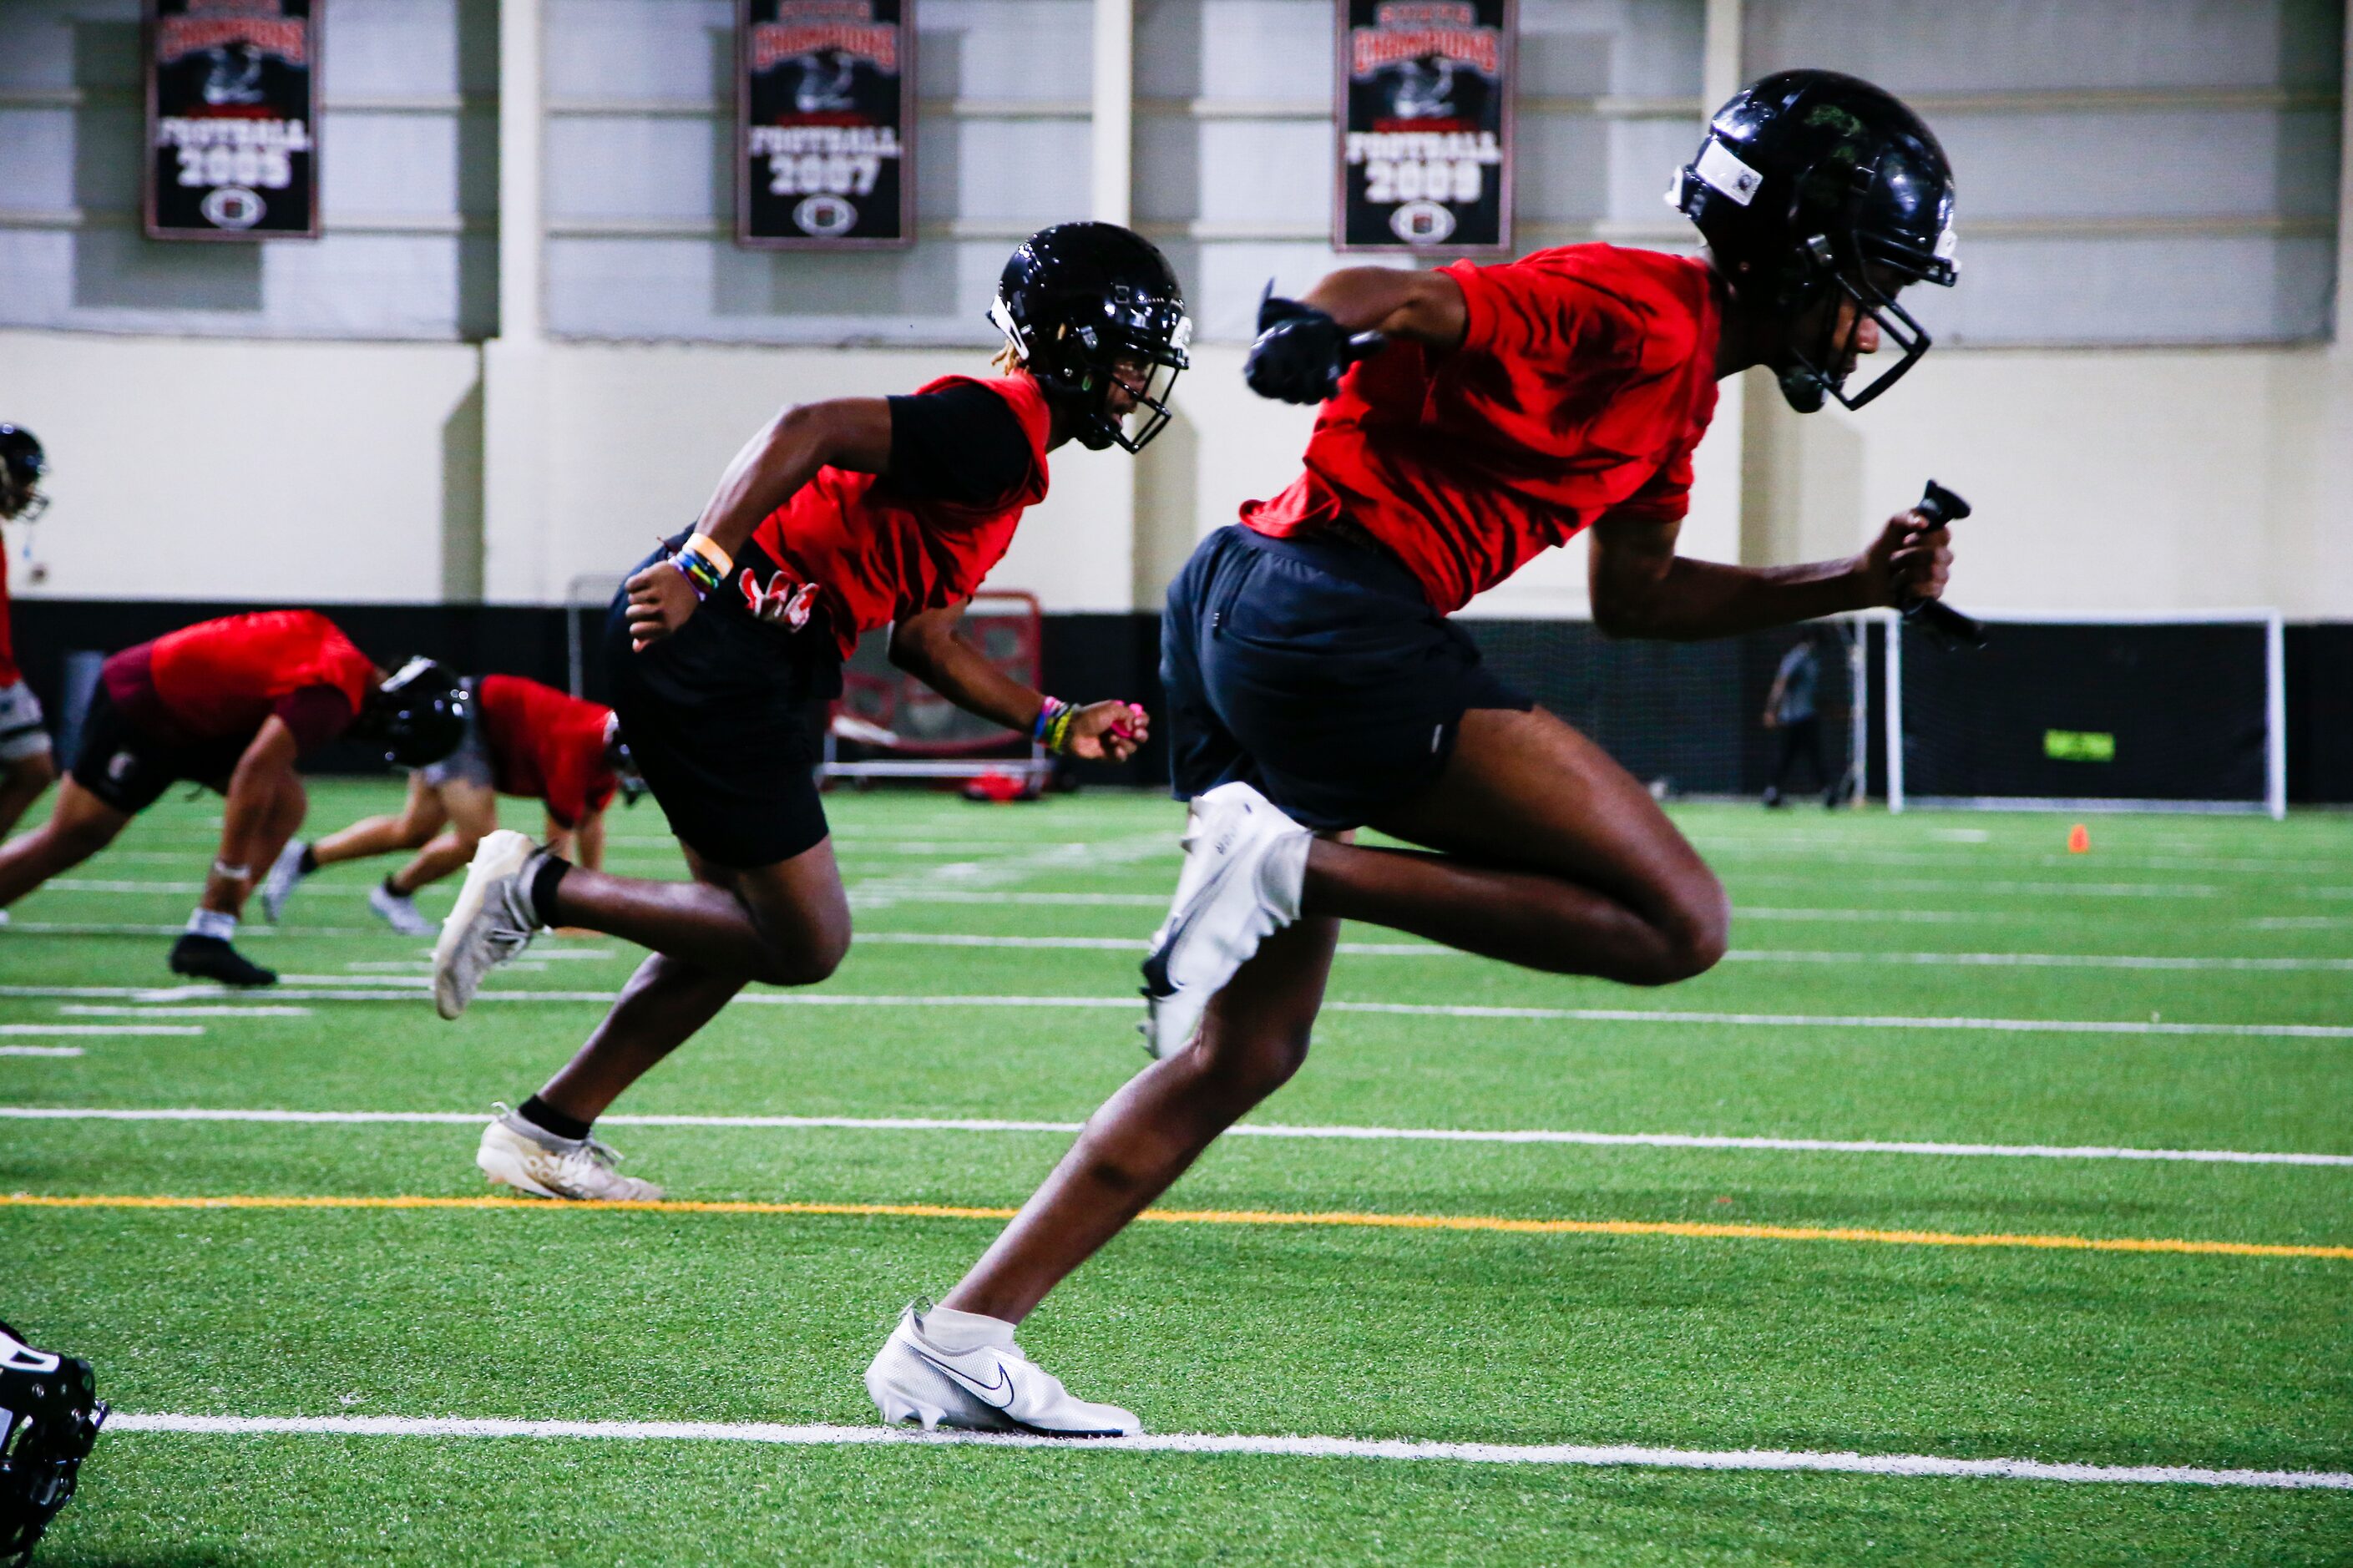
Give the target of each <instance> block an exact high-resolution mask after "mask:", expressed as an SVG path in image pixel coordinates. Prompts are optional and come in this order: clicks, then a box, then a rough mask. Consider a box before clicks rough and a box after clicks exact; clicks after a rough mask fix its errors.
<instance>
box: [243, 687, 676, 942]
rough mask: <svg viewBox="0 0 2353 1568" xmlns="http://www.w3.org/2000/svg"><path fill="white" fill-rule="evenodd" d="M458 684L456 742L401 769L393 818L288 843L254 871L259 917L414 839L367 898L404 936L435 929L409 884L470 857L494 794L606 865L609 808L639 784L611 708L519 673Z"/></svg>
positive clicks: (558, 847) (558, 840)
mask: <svg viewBox="0 0 2353 1568" xmlns="http://www.w3.org/2000/svg"><path fill="white" fill-rule="evenodd" d="M465 684H466V689H467V690H468V691H469V692H470V694H471V696H472V701H471V702H470V704H469V705H468V709H467V720H466V738H465V739H464V740H463V741H460V742H459V743H458V749H457V750H456V751H454V752H450V753H449V754H448V756H446V757H444V758H442V759H441V760H440V761H439V762H438V763H429V764H427V766H425V767H421V768H418V769H417V771H416V772H415V773H411V774H410V775H409V777H408V798H407V800H406V801H405V802H403V803H402V805H401V808H400V812H399V814H398V815H397V816H371V817H368V818H366V819H365V820H364V821H360V822H354V823H353V824H352V825H351V826H349V827H346V828H344V829H343V830H342V831H341V832H337V833H331V834H329V835H327V837H324V838H322V839H319V840H317V841H316V842H315V843H310V844H305V843H302V842H301V841H299V840H290V841H289V842H288V844H287V846H286V847H285V848H284V849H283V850H281V851H280V852H279V856H278V859H277V861H276V863H275V864H273V865H272V866H271V867H270V868H269V876H267V877H265V878H263V879H262V883H261V912H262V913H263V914H264V915H265V916H267V917H268V918H269V919H270V920H273V921H274V920H276V919H277V918H278V915H279V911H280V910H283V909H284V908H285V907H286V904H287V901H288V900H290V899H291V898H292V897H293V896H294V889H296V888H298V887H300V886H301V882H302V879H303V878H305V877H307V876H309V875H310V874H311V872H313V871H316V870H317V869H318V868H320V867H322V866H332V865H334V864H335V863H336V862H338V861H342V860H360V859H364V858H367V857H369V856H371V855H389V854H391V853H393V852H394V851H395V850H399V849H413V850H415V851H416V852H417V853H416V855H415V857H414V858H411V859H410V860H409V862H408V864H406V866H403V867H402V868H400V869H398V870H397V871H395V872H393V873H392V874H391V875H390V876H388V877H386V878H385V879H384V880H383V881H381V882H378V883H377V884H376V885H375V887H373V888H371V889H368V900H367V902H368V908H369V909H371V910H375V912H376V913H377V914H378V915H379V916H381V917H382V918H383V920H384V921H385V924H387V925H389V926H391V927H392V929H393V930H395V931H398V932H400V933H401V935H403V936H430V935H432V934H433V932H434V931H435V930H436V928H435V926H434V924H433V922H432V921H428V920H427V919H426V918H425V917H424V916H423V915H421V914H419V913H417V903H416V897H417V889H420V888H423V887H425V886H427V885H428V884H430V883H433V882H438V881H439V880H440V879H442V878H444V877H446V876H448V875H449V873H450V872H452V871H455V870H458V869H459V868H461V867H463V866H464V865H465V864H466V862H467V861H469V860H470V859H472V858H474V850H475V849H476V848H477V847H479V846H480V843H481V841H482V837H483V836H484V835H485V834H488V833H489V832H491V830H492V829H493V828H495V827H497V826H498V825H499V803H498V797H499V796H500V795H519V796H521V797H522V798H523V799H525V800H536V801H539V802H541V803H542V804H543V805H545V806H546V807H547V837H546V840H545V842H546V844H547V847H549V848H550V849H551V850H553V851H554V852H555V853H556V854H558V855H562V856H564V857H565V858H577V859H578V861H579V863H580V864H581V865H583V866H586V868H588V869H590V870H592V871H594V870H596V869H597V868H599V867H601V866H603V865H604V863H605V807H606V806H607V805H611V804H612V800H613V796H614V795H615V794H616V793H617V792H618V791H619V790H621V789H623V788H625V787H632V788H633V787H635V785H636V784H637V771H636V764H635V763H632V762H631V761H630V760H629V748H628V745H627V744H626V743H625V742H623V741H622V739H621V721H620V719H619V718H618V716H617V715H616V714H615V713H614V711H613V710H611V709H610V708H607V707H606V706H605V705H604V704H602V703H600V702H588V701H584V700H581V699H580V698H577V697H574V696H572V695H570V694H569V693H567V692H563V691H558V690H556V689H555V688H554V687H552V686H544V685H542V684H541V683H540V682H538V681H536V680H528V679H524V678H523V677H522V676H520V675H486V676H483V677H482V678H480V679H471V678H470V679H468V680H467V681H466V683H465Z"/></svg>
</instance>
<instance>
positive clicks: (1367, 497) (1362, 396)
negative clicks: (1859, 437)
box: [1241, 245, 1720, 613]
mask: <svg viewBox="0 0 2353 1568" xmlns="http://www.w3.org/2000/svg"><path fill="white" fill-rule="evenodd" d="M1445 271H1446V272H1447V273H1448V274H1449V275H1450V276H1451V277H1452V278H1453V279H1454V280H1455V281H1456V282H1458V283H1460V284H1461V287H1462V302H1463V306H1464V308H1465V310H1467V311H1468V312H1469V316H1470V321H1469V325H1468V328H1467V330H1466V331H1465V332H1464V334H1463V339H1462V343H1461V347H1459V348H1456V349H1453V350H1451V351H1445V350H1438V349H1430V348H1426V347H1424V346H1422V345H1421V344H1419V343H1410V342H1395V343H1392V344H1390V346H1389V347H1388V349H1387V350H1385V351H1383V352H1382V353H1378V354H1376V355H1375V356H1374V357H1372V358H1371V359H1368V360H1365V361H1362V362H1361V363H1357V364H1356V365H1355V366H1354V367H1352V368H1351V369H1350V370H1349V372H1348V374H1347V375H1346V377H1345V379H1344V380H1343V381H1342V382H1341V384H1340V392H1339V395H1337V396H1335V397H1334V398H1333V399H1332V400H1331V401H1330V402H1328V403H1326V404H1324V408H1323V412H1322V413H1321V414H1320V415H1318V416H1317V417H1316V421H1315V433H1314V435H1313V436H1312V437H1309V438H1308V443H1307V453H1306V458H1305V461H1306V471H1305V472H1304V473H1303V474H1301V475H1300V477H1299V478H1298V479H1296V480H1294V481H1293V483H1292V485H1291V488H1290V489H1286V490H1284V491H1283V492H1282V494H1281V495H1279V496H1276V497H1275V498H1274V499H1273V500H1265V501H1251V502H1250V503H1248V504H1246V505H1245V506H1244V507H1243V508H1242V514H1241V516H1242V521H1243V522H1244V523H1245V524H1247V525H1248V526H1250V527H1251V528H1253V529H1256V530H1257V531H1259V532H1261V533H1266V534H1272V535H1275V536H1278V537H1280V536H1283V535H1287V534H1293V533H1301V532H1307V531H1314V529H1316V528H1319V527H1322V526H1324V525H1326V524H1328V523H1330V522H1332V521H1335V520H1336V519H1340V518H1345V519H1347V520H1348V521H1351V522H1353V523H1355V524H1356V525H1357V526H1358V527H1360V528H1362V529H1364V530H1365V531H1366V532H1368V533H1370V534H1371V535H1372V536H1373V537H1374V538H1376V539H1377V540H1379V541H1380V542H1381V543H1382V544H1383V545H1385V546H1387V547H1388V550H1389V551H1390V552H1393V553H1394V554H1396V556H1397V557H1398V559H1399V560H1401V561H1403V562H1404V563H1406V565H1407V566H1408V567H1409V568H1410V569H1411V570H1412V572H1413V574H1414V575H1415V576H1416V577H1417V578H1419V580H1420V582H1421V585H1422V592H1423V593H1424V594H1425V595H1427V596H1428V597H1429V600H1430V605H1431V606H1432V607H1434V608H1436V609H1437V610H1439V611H1440V612H1441V613H1451V612H1453V611H1455V610H1459V609H1461V607H1462V605H1464V604H1465V603H1467V602H1468V601H1469V600H1470V599H1471V597H1472V595H1475V594H1479V593H1482V592H1483V591H1485V590H1486V589H1489V588H1492V587H1493V586H1494V585H1495V584H1498V583H1501V582H1502V581H1504V579H1505V578H1506V577H1509V576H1510V575H1511V574H1513V573H1514V572H1516V571H1518V570H1519V569H1520V568H1521V567H1522V566H1524V565H1525V564H1526V563H1528V561H1529V560H1530V559H1531V558H1533V557H1534V556H1535V555H1536V554H1537V553H1538V552H1541V551H1545V550H1548V549H1550V548H1552V547H1553V546H1554V545H1556V544H1561V543H1565V542H1567V541H1568V540H1569V539H1571V538H1573V537H1575V536H1576V535H1577V533H1578V532H1580V531H1583V530H1584V529H1586V528H1588V527H1589V526H1591V525H1592V523H1593V522H1594V521H1597V520H1598V519H1599V518H1602V517H1620V518H1631V519H1641V520H1651V521H1673V520H1676V519H1679V518H1681V517H1683V515H1684V513H1685V512H1687V511H1688V510H1690V508H1691V482H1692V450H1693V448H1694V447H1697V446H1698V445H1699V440H1700V437H1702V436H1704V434H1706V432H1707V423H1708V420H1709V419H1710V418H1711V417H1712V416H1714V415H1715V346H1716V336H1717V331H1718V328H1719V325H1720V323H1719V321H1718V312H1717V310H1716V305H1715V293H1714V290H1713V287H1712V280H1711V274H1710V273H1709V270H1708V268H1707V266H1706V264H1705V263H1704V262H1700V261H1696V260H1691V259H1686V258H1682V257H1674V256H1665V255H1662V254H1660V253H1658V252H1656V251H1648V250H1625V249H1620V248H1619V247H1616V246H1610V245H1572V246H1566V247H1561V248H1559V249H1556V250H1540V251H1537V252H1536V253H1535V254H1534V255H1532V256H1527V257H1524V258H1521V259H1520V260H1517V261H1511V262H1505V263H1504V264H1502V265H1500V266H1494V267H1481V266H1477V265H1474V264H1472V263H1471V262H1468V261H1458V262H1456V263H1455V264H1454V265H1453V266H1451V267H1449V268H1445Z"/></svg>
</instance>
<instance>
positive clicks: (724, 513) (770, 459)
mask: <svg viewBox="0 0 2353 1568" xmlns="http://www.w3.org/2000/svg"><path fill="white" fill-rule="evenodd" d="M890 461H891V405H890V403H889V402H888V400H886V399H883V398H880V397H836V398H830V399H828V400H827V401H825V402H822V403H803V404H797V405H794V406H793V407H790V408H787V409H786V410H785V411H784V412H783V413H781V414H779V415H777V416H776V417H775V418H774V419H771V420H769V421H768V423H767V424H766V425H765V426H763V427H762V428H761V430H760V433H759V434H758V435H756V436H754V437H752V438H751V440H749V441H747V442H745V443H744V449H743V450H742V451H740V452H738V453H736V454H735V458H734V460H733V462H730V463H729V464H728V465H727V471H726V472H725V473H723V474H722V475H721V476H720V479H719V488H718V489H715V490H713V491H712V495H711V500H709V501H708V502H706V503H704V506H703V508H702V517H701V518H699V519H697V520H696V521H695V525H694V531H695V533H696V534H698V535H700V536H702V538H705V539H708V540H709V541H710V542H712V545H714V546H716V547H717V548H718V550H719V551H720V552H722V554H723V556H725V557H727V558H730V559H732V558H733V556H734V554H735V553H736V552H738V551H739V550H741V549H743V547H744V541H745V540H747V539H749V538H751V537H752V530H753V529H754V528H755V527H757V526H758V525H759V522H760V520H761V519H762V518H764V517H766V516H767V515H768V514H769V513H770V512H773V511H775V510H776V509H777V508H778V507H780V506H782V505H784V504H785V503H786V501H788V500H791V499H792V498H793V494H794V492H795V491H797V490H798V489H800V488H801V487H802V486H803V485H805V484H807V483H808V482H809V480H810V479H814V478H816V476H817V471H818V469H819V468H848V469H851V470H853V471H855V472H857V473H861V474H879V473H881V472H882V471H883V469H884V468H887V467H888V466H889V464H890ZM628 587H629V609H628V617H629V633H630V646H631V647H634V648H636V649H638V651H640V652H642V651H643V650H644V649H646V648H647V647H650V646H652V645H653V644H654V643H656V642H659V641H660V640H661V639H662V638H663V637H668V636H670V633H672V632H674V631H676V630H678V628H679V627H681V626H684V625H685V624H686V621H687V617H688V616H691V615H693V614H694V610H695V606H696V605H698V604H700V603H701V602H702V601H701V598H700V597H699V595H697V593H696V590H695V585H694V584H693V583H692V581H691V580H690V579H689V578H688V577H687V575H686V574H684V573H683V572H681V571H680V570H679V569H678V568H677V567H675V566H673V565H672V564H670V563H669V562H666V561H665V562H657V563H654V564H653V565H651V566H649V567H647V568H646V569H645V570H643V571H641V572H639V573H638V574H637V575H635V576H634V577H631V578H630V579H629V584H628Z"/></svg>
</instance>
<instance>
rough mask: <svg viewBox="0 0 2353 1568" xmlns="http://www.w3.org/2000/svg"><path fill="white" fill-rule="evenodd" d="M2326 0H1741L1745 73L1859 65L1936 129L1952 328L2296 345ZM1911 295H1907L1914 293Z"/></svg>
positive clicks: (2335, 66)
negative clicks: (1947, 192) (1957, 265)
mask: <svg viewBox="0 0 2353 1568" xmlns="http://www.w3.org/2000/svg"><path fill="white" fill-rule="evenodd" d="M2344 14H2345V12H2344V6H2343V5H2342V3H2341V0H2231V3H2230V4H2227V5H2220V4H2214V3H2212V0H1938V3H1937V4H1936V5H1926V4H1908V3H1907V4H1903V5H1891V4H1888V3H1887V0H1746V5H1745V20H1746V37H1745V39H1744V49H1745V55H1746V65H1747V68H1748V69H1749V70H1750V72H1751V73H1752V74H1762V73H1764V72H1766V71H1770V70H1779V69H1784V68H1789V67H1793V66H1824V67H1829V68H1834V69H1839V70H1846V71H1852V72H1853V73H1854V74H1855V75H1858V76H1862V77H1866V78H1868V79H1871V80H1873V81H1874V82H1877V83H1878V84H1879V85H1880V86H1882V87H1884V88H1886V89H1889V90H1890V91H1893V92H1894V93H1897V94H1898V95H1900V96H1902V97H1904V98H1905V99H1906V100H1909V101H1910V102H1911V103H1912V104H1913V105H1914V107H1915V108H1916V109H1918V110H1920V112H1921V113H1922V115H1923V116H1924V117H1926V120H1927V121H1928V122H1929V123H1930V125H1932V126H1933V127H1935V129H1936V134H1937V137H1938V139H1939V140H1941V141H1942V142H1944V144H1945V148H1946V151H1947V152H1948V153H1950V154H1951V155H1952V158H1953V163H1954V167H1955V171H1956V174H1957V181H1958V184H1959V192H1960V198H1959V216H1958V223H1957V226H1958V229H1959V233H1960V239H1961V248H1960V259H1961V283H1960V286H1959V287H1958V288H1957V289H1952V290H1950V291H1947V290H1945V289H1915V290H1914V291H1913V293H1912V294H1908V295H1906V296H1905V302H1906V304H1907V306H1914V307H1915V308H1916V310H1917V312H1918V314H1919V315H1920V316H1921V317H1922V319H1923V320H1924V321H1925V322H1926V324H1927V325H1928V326H1929V327H1930V329H1931V330H1932V331H1936V334H1937V335H1938V337H1939V338H1940V339H1941V340H1943V341H1945V342H1953V343H1978V344H2003V343H2198V342H2296V341H2301V340H2308V339H2316V338H2324V337H2326V336H2327V334H2328V331H2329V311H2330V300H2331V296H2332V295H2333V293H2334V291H2335V288H2336V225H2337V160H2338V158H2339V156H2340V155H2341V150H2340V149H2339V147H2338V145H2337V142H2338V136H2339V130H2340V126H2341V119H2340V110H2339V106H2338V91H2339V87H2340V83H2339V77H2340V75H2341V73H2342V69H2343V66H2342V62H2343V59H2344V50H2343V40H2342V31H2341V29H2342V27H2343V25H2344ZM1915 296H1917V297H1918V298H1917V299H1916V300H1915Z"/></svg>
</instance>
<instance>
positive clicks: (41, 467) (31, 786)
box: [0, 425, 58, 920]
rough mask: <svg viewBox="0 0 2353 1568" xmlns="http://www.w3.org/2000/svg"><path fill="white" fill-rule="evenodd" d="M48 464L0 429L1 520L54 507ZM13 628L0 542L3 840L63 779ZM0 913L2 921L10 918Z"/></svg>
mask: <svg viewBox="0 0 2353 1568" xmlns="http://www.w3.org/2000/svg"><path fill="white" fill-rule="evenodd" d="M46 470H47V461H46V460H45V459H44V458H43V456H42V453H41V444H40V443H39V442H38V441H37V440H35V439H34V438H33V433H32V432H31V431H30V430H26V429H22V428H20V427H18V426H14V425H0V522H30V521H33V520H34V519H35V518H37V517H39V516H40V515H41V513H43V512H45V511H47V510H48V508H49V498H48V497H47V496H45V495H43V494H42V493H41V476H42V474H43V473H44V472H45V471H46ZM9 634H10V627H9V625H8V552H7V550H6V548H5V543H0V838H5V837H8V830H9V829H10V828H12V827H14V826H16V823H17V819H18V818H20V817H22V816H24V815H25V813H26V811H27V810H28V809H30V808H31V806H32V804H33V803H34V802H35V801H37V800H38V799H40V798H41V793H42V792H43V791H44V790H46V789H47V788H48V787H49V784H50V783H51V781H53V780H55V779H56V777H57V776H58V767H57V763H56V762H55V761H53V760H52V759H51V757H50V754H49V732H48V731H47V730H46V729H44V728H43V727H42V723H41V702H40V699H39V698H37V697H35V696H34V695H33V689H32V688H31V687H29V686H27V685H26V684H25V677H24V672H23V671H21V670H19V669H18V668H16V643H15V640H14V638H13V637H11V636H10V635H9ZM6 918H7V917H6V916H5V914H0V920H5V919H6Z"/></svg>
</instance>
